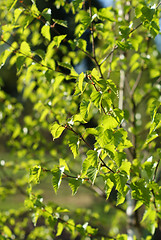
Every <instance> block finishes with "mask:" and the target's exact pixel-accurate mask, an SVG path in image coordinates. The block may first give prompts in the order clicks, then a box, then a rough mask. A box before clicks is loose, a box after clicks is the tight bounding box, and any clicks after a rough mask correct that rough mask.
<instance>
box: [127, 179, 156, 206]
mask: <svg viewBox="0 0 161 240" xmlns="http://www.w3.org/2000/svg"><path fill="white" fill-rule="evenodd" d="M131 188H132V197H133V198H134V199H136V200H139V201H141V202H143V203H144V204H145V205H147V206H149V203H150V197H151V194H150V190H149V189H148V188H147V185H146V182H145V180H144V179H139V180H137V181H135V182H132V183H131Z"/></svg>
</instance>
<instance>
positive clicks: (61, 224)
mask: <svg viewBox="0 0 161 240" xmlns="http://www.w3.org/2000/svg"><path fill="white" fill-rule="evenodd" d="M63 229H64V224H63V223H61V222H58V225H57V234H56V236H60V235H61V234H62V231H63Z"/></svg>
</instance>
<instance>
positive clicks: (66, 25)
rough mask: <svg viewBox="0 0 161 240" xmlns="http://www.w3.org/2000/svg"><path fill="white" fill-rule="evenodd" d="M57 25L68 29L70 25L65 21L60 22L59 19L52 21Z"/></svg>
mask: <svg viewBox="0 0 161 240" xmlns="http://www.w3.org/2000/svg"><path fill="white" fill-rule="evenodd" d="M52 20H53V21H54V22H55V23H56V24H58V25H61V26H63V27H66V28H67V27H68V23H67V21H65V20H59V19H54V18H53V19H52Z"/></svg>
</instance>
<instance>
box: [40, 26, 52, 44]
mask: <svg viewBox="0 0 161 240" xmlns="http://www.w3.org/2000/svg"><path fill="white" fill-rule="evenodd" d="M41 34H42V35H43V37H45V38H46V39H47V40H49V41H50V40H51V35H50V26H49V25H48V24H47V25H44V26H43V27H42V28H41Z"/></svg>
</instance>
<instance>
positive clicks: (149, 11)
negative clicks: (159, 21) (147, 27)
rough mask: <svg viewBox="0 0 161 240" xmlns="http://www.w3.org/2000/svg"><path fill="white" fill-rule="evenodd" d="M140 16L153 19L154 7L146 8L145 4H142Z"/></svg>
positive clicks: (149, 19)
mask: <svg viewBox="0 0 161 240" xmlns="http://www.w3.org/2000/svg"><path fill="white" fill-rule="evenodd" d="M141 12H142V16H143V17H144V18H145V19H147V20H148V21H151V20H152V19H153V15H154V13H155V10H154V9H151V8H148V7H147V6H144V7H143V8H142V9H141Z"/></svg>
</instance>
